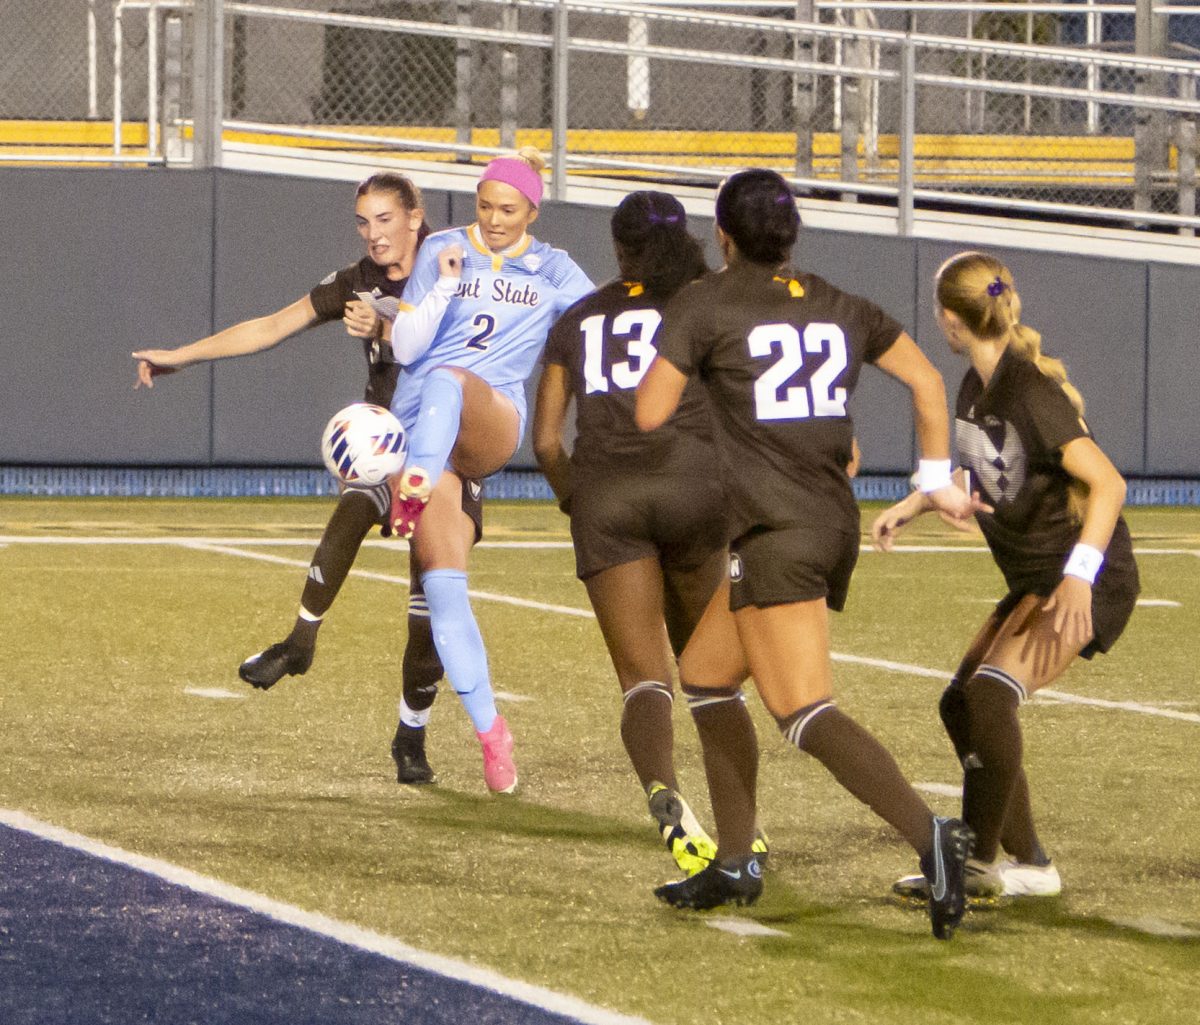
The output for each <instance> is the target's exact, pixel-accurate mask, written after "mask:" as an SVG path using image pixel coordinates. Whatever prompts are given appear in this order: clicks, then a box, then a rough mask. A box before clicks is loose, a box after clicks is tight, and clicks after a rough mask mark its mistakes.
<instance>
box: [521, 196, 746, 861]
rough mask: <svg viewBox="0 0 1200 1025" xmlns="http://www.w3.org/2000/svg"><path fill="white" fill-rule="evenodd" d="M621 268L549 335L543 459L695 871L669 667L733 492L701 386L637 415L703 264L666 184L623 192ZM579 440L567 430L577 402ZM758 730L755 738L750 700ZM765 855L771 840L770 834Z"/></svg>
mask: <svg viewBox="0 0 1200 1025" xmlns="http://www.w3.org/2000/svg"><path fill="white" fill-rule="evenodd" d="M612 238H613V246H614V249H615V251H616V257H617V264H618V267H619V269H620V273H621V277H620V278H619V279H618V280H616V281H612V282H610V283H609V284H607V285H604V286H603V287H601V288H599V289H597V290H596V291H595V292H593V293H592V294H591V295H589V296H587V297H586V298H584V299H581V300H580V301H579V302H577V303H576V304H575V305H574V306H572V307H571V308H570V309H569V310H567V312H566V313H564V314H563V316H562V317H561V318H560V319H559V321H558V322H557V323H556V324H555V326H554V328H553V330H552V331H551V332H550V338H549V341H548V342H547V345H546V351H545V355H544V357H543V359H544V362H545V367H544V370H543V373H542V378H541V382H540V384H539V386H538V398H537V411H536V413H535V415H534V421H533V444H534V449H535V451H536V453H537V457H538V462H539V464H540V465H541V468H542V470H543V472H544V473H545V474H546V479H547V480H548V481H549V482H550V485H551V487H552V488H553V489H554V493H555V495H556V496H557V497H558V499H559V503H560V505H561V506H562V508H563V509H564V511H569V512H570V516H571V537H572V539H573V541H574V545H575V565H576V574H577V575H578V577H579V579H580V580H582V581H583V582H584V585H585V586H586V587H587V591H588V597H589V598H590V599H591V603H592V608H593V609H595V611H596V619H597V621H598V622H599V624H600V630H601V632H602V633H603V635H604V640H605V643H606V644H607V646H608V652H609V655H610V657H611V658H612V662H613V668H614V669H615V670H616V672H617V680H618V682H619V683H620V685H621V691H622V694H623V695H624V698H623V704H622V711H621V740H622V742H623V743H624V745H625V750H626V752H627V753H628V755H629V760H630V762H631V763H632V764H633V769H634V772H635V773H636V774H637V777H638V780H639V781H640V782H641V785H642V788H643V790H644V791H645V793H646V797H647V799H648V802H649V807H650V814H651V815H652V816H653V817H654V819H655V821H656V823H657V825H658V829H659V832H660V835H661V836H662V837H663V840H664V841H665V843H666V846H667V849H668V850H669V851H670V852H671V854H672V855H673V856H674V858H675V861H676V863H677V864H678V865H679V867H680V868H681V869H683V870H684V871H685V872H687V873H688V874H689V875H691V874H695V873H696V872H699V871H701V870H702V869H704V868H705V867H707V865H708V863H709V861H710V860H711V859H712V857H713V855H714V854H715V853H716V845H715V844H714V843H713V841H712V840H711V838H710V837H709V836H708V834H707V833H706V832H705V831H704V829H703V828H702V827H701V825H700V823H699V822H698V821H697V819H696V817H695V815H694V814H693V813H692V810H691V808H690V807H689V806H688V804H687V802H686V801H685V800H684V798H683V796H682V795H681V793H680V787H679V784H678V781H677V779H676V775H675V765H674V758H673V751H674V727H673V722H672V707H673V703H674V693H673V683H672V681H673V677H674V671H673V666H672V664H673V662H674V658H675V657H676V656H678V654H679V653H680V652H681V651H683V648H684V645H685V644H686V643H687V640H688V638H689V637H690V636H691V633H692V630H693V629H695V626H696V623H697V622H698V621H699V619H700V615H701V614H702V613H703V611H704V608H705V606H706V605H707V604H708V600H709V598H710V597H711V596H712V593H713V591H714V590H715V589H716V587H717V585H718V584H719V583H720V580H721V578H722V576H723V575H724V573H725V554H724V553H725V545H726V541H727V538H726V534H725V499H724V495H723V494H722V492H721V489H720V487H719V486H718V485H716V484H714V482H713V479H712V471H713V466H714V464H715V460H716V451H715V449H714V448H713V438H712V427H711V424H710V420H709V413H708V407H707V400H706V398H705V396H704V394H703V390H702V389H701V388H700V386H699V384H698V383H697V384H696V385H695V386H693V387H691V388H689V389H688V390H687V393H686V394H685V396H684V398H683V400H682V401H681V403H680V408H679V409H678V410H677V411H676V413H675V415H674V416H673V417H671V419H670V421H668V423H667V425H666V426H664V427H663V429H662V430H659V431H655V432H654V433H653V434H644V433H643V432H642V431H639V430H638V427H637V424H636V423H635V422H634V415H633V414H634V395H635V391H634V389H635V388H636V387H637V384H638V381H640V380H641V377H642V375H643V374H644V373H645V372H646V370H647V368H648V367H649V366H650V360H651V359H652V358H653V356H654V338H655V333H656V332H657V330H658V325H659V323H660V322H661V320H662V309H663V307H664V306H665V305H666V303H667V302H668V301H669V300H670V298H671V296H673V295H674V294H675V293H676V292H677V291H678V290H679V289H680V288H681V287H682V286H683V285H685V284H687V283H688V282H689V281H692V280H694V279H695V278H697V277H699V276H700V275H701V274H703V273H705V271H706V270H707V267H706V266H705V262H704V254H703V250H702V247H701V244H700V242H699V241H698V240H697V239H695V238H694V237H693V236H692V235H691V234H689V232H688V227H687V214H686V212H685V211H684V209H683V206H682V205H681V204H680V202H679V201H678V200H677V199H675V198H674V197H673V196H670V195H668V194H667V193H665V192H653V191H642V192H633V193H630V194H629V195H628V196H626V197H625V198H624V199H623V200H622V201H621V203H620V204H619V205H618V206H617V208H616V210H615V211H614V212H613V215H612ZM572 400H574V402H575V406H576V429H577V431H576V438H575V445H574V449H573V451H572V454H571V455H570V456H569V457H568V455H567V452H566V449H565V448H564V445H563V430H564V426H565V423H566V418H567V412H568V408H569V406H570V403H571V401H572ZM740 714H741V715H744V716H745V718H746V723H745V725H746V728H747V729H749V730H751V731H753V726H752V725H751V724H750V722H749V713H748V711H747V710H746V709H745V707H744V706H743V707H742V708H741V709H740ZM758 845H759V848H758V849H761V850H763V851H765V849H766V848H765V838H762V837H760V838H759V839H758Z"/></svg>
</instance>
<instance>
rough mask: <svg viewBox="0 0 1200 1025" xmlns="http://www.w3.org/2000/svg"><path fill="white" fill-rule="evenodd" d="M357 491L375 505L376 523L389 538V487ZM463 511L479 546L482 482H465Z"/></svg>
mask: <svg viewBox="0 0 1200 1025" xmlns="http://www.w3.org/2000/svg"><path fill="white" fill-rule="evenodd" d="M355 490H356V491H361V492H362V493H363V494H365V495H367V496H368V497H369V498H370V499H371V501H373V502H374V503H375V511H376V513H377V514H378V516H377V519H376V521H375V522H376V523H378V524H379V526H381V527H382V528H383V530H384V536H385V537H386V536H388V535H389V534H390V533H391V529H392V526H391V523H390V522H389V521H388V514H389V513H390V512H391V508H392V504H391V503H392V493H391V491H390V490H389V489H388V486H387V485H386V484H376V485H375V486H374V487H371V488H356V489H355ZM462 510H463V512H465V513H466V514H467V516H468V517H469V518H470V520H471V522H472V523H473V524H474V525H475V543H476V544H479V542H480V541H481V540H482V539H483V484H482V483H481V482H480V481H477V480H463V482H462Z"/></svg>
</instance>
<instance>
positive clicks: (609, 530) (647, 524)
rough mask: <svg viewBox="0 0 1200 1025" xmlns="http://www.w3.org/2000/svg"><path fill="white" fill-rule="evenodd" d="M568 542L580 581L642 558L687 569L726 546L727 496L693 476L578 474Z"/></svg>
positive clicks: (682, 569)
mask: <svg viewBox="0 0 1200 1025" xmlns="http://www.w3.org/2000/svg"><path fill="white" fill-rule="evenodd" d="M571 540H572V541H573V542H574V543H575V575H576V576H578V577H579V579H580V580H587V579H588V577H592V576H595V575H596V574H597V573H600V572H602V571H603V570H606V569H611V568H612V567H613V566H621V565H623V564H625V563H627V562H636V561H637V560H638V559H645V558H655V559H659V560H661V562H662V564H663V566H664V567H666V568H668V569H675V570H681V571H684V572H686V571H688V570H693V569H696V568H698V567H699V566H701V565H702V564H703V563H704V562H705V561H706V560H707V559H708V558H709V557H710V556H711V555H712V554H713V552H715V551H720V550H721V549H723V548H724V547H725V545H726V543H727V541H728V535H727V533H726V527H725V498H724V495H723V494H722V492H721V489H720V488H714V487H712V486H711V485H710V484H709V483H708V482H706V481H701V482H700V483H697V481H696V479H695V478H693V477H681V476H674V475H670V474H653V473H646V474H624V475H622V476H620V477H607V478H605V477H595V478H589V477H586V476H582V475H581V476H580V477H579V478H578V479H577V480H576V482H575V491H574V493H573V494H572V495H571Z"/></svg>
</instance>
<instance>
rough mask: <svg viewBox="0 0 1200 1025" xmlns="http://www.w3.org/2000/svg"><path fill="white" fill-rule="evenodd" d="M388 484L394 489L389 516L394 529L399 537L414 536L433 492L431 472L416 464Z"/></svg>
mask: <svg viewBox="0 0 1200 1025" xmlns="http://www.w3.org/2000/svg"><path fill="white" fill-rule="evenodd" d="M388 484H389V487H390V488H391V491H392V509H391V512H390V513H389V516H388V518H389V519H390V520H391V523H392V530H393V531H394V532H395V533H396V534H397V535H398V536H399V537H404V538H409V537H412V536H413V534H414V533H415V532H416V529H417V523H418V521H419V520H420V519H421V513H423V512H424V511H425V506H427V505H428V504H429V496H430V494H432V492H433V488H432V487H431V486H430V483H429V474H428V472H426V471H425V470H423V469H421V467H419V466H414V467H412V468H411V469H406V470H404V471H403V472H402V473H400V474H399V476H396V477H393V478H392V479H391V480H390V481H389V482H388Z"/></svg>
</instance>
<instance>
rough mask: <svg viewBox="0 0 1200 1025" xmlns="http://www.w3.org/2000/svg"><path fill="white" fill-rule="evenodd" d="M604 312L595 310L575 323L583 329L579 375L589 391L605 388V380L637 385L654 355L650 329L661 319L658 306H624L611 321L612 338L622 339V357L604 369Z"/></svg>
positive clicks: (622, 387)
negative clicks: (636, 308) (626, 307)
mask: <svg viewBox="0 0 1200 1025" xmlns="http://www.w3.org/2000/svg"><path fill="white" fill-rule="evenodd" d="M607 320H608V316H607V314H604V313H597V314H595V315H594V316H591V317H588V318H587V319H586V320H583V321H581V322H580V324H579V330H580V331H582V332H583V379H584V383H585V384H586V386H587V393H588V394H589V395H591V394H593V393H595V392H606V391H608V386H609V381H610V380H611V382H612V383H613V384H614V385H615V386H616V387H617V388H618V389H619V390H621V391H630V390H632V389H634V388H636V387H637V386H638V381H640V380H641V379H642V377H643V376H644V375H645V373H646V371H647V370H649V369H650V362H651V360H653V359H654V355H655V348H654V345H653V341H652V340H653V338H654V333H655V332H656V331H657V330H658V325H659V324H660V323H662V316H661V315H660V314H659V312H658V310H626V311H625V312H624V313H619V314H617V316H615V317H614V318H613V321H612V337H613V340H614V341H621V340H622V339H624V340H625V351H624V353H623V354H622V355H623V356H624V357H625V358H624V359H619V360H615V361H614V362H613V365H612V367H611V368H610V369H609V373H608V374H607V375H606V374H605V372H604V340H605V322H606V321H607Z"/></svg>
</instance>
